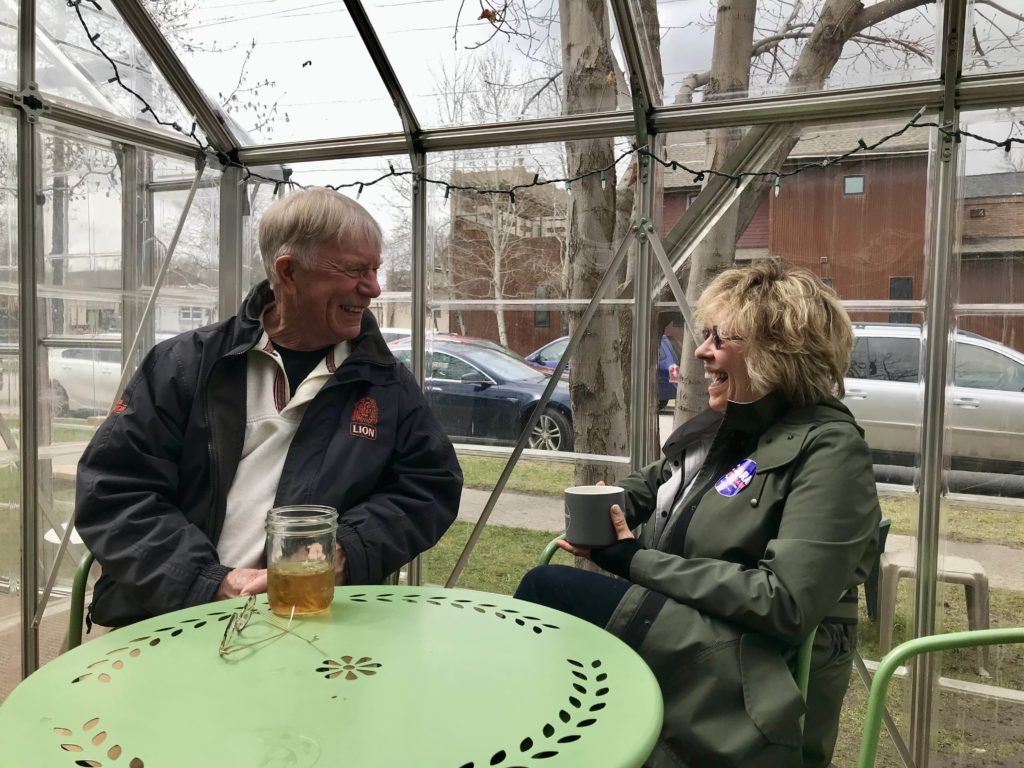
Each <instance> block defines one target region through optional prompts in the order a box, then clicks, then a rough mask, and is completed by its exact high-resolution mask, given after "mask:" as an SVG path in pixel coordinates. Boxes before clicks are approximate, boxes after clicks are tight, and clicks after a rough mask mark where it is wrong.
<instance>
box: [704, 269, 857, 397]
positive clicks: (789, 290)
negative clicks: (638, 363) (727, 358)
mask: <svg viewBox="0 0 1024 768" xmlns="http://www.w3.org/2000/svg"><path fill="white" fill-rule="evenodd" d="M695 314H696V319H697V322H699V323H703V324H704V326H705V327H709V326H710V325H711V324H717V325H718V328H719V333H720V335H722V336H739V337H741V338H742V339H743V341H742V342H736V343H740V344H742V345H743V354H744V359H745V360H746V364H747V375H748V376H749V377H750V383H751V385H752V386H753V387H754V389H756V390H757V391H759V392H769V391H771V390H780V391H781V392H782V393H783V394H785V395H786V396H787V397H788V398H789V399H790V400H792V401H793V402H795V403H799V404H809V403H815V402H819V401H821V400H825V399H827V398H829V397H840V398H841V397H843V396H844V395H845V394H846V390H845V388H844V386H843V377H844V376H845V375H846V372H847V369H848V368H849V367H850V353H851V350H852V349H853V328H852V327H851V325H850V318H849V316H848V315H847V314H846V310H845V309H843V307H842V304H840V303H839V298H838V297H837V296H836V293H835V291H833V290H832V289H831V288H830V287H828V286H827V285H825V284H824V283H823V282H821V280H820V279H818V278H817V277H816V276H815V275H813V274H812V273H810V272H808V271H807V270H805V269H797V268H789V267H785V266H783V265H782V264H781V263H780V262H779V261H777V260H775V259H764V260H762V261H757V262H754V263H753V264H751V265H750V266H746V267H737V268H734V269H729V270H726V271H725V272H723V273H722V274H720V275H719V276H718V277H716V278H715V279H714V280H713V281H712V282H711V284H710V285H708V287H707V288H706V289H704V292H703V293H702V294H701V296H700V299H699V300H698V301H697V307H696V313H695Z"/></svg>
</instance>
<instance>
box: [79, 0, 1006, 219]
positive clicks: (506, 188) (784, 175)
mask: <svg viewBox="0 0 1024 768" xmlns="http://www.w3.org/2000/svg"><path fill="white" fill-rule="evenodd" d="M86 3H87V4H88V5H91V6H93V7H94V8H95V9H96V10H97V11H102V10H103V8H102V6H101V5H100V4H99V2H98V0H67V4H68V7H70V8H73V9H74V11H75V14H76V15H77V17H78V20H79V23H80V24H81V25H82V28H83V30H85V34H86V36H87V37H88V39H89V43H90V45H92V47H93V48H95V49H96V51H97V52H99V54H100V55H101V56H102V57H103V58H104V59H106V61H107V62H108V63H109V64H110V67H111V70H112V71H113V75H112V76H111V77H110V78H109V79H108V80H107V82H108V83H117V84H118V86H120V87H121V88H122V89H124V90H125V91H127V92H128V93H129V94H131V95H132V96H133V97H134V98H135V99H136V100H138V102H139V103H140V104H141V105H142V108H141V110H140V114H142V115H146V114H148V115H150V116H151V117H152V119H153V121H154V122H155V123H156V124H157V125H161V126H163V127H165V128H170V129H171V130H173V131H176V132H177V133H180V134H182V135H183V136H185V137H187V138H189V139H191V140H192V141H194V142H195V144H196V147H197V149H199V150H200V151H201V152H203V153H205V154H212V155H214V156H215V157H216V158H217V160H218V162H219V163H221V165H222V166H224V167H229V168H237V169H240V170H242V171H243V181H248V180H250V179H256V180H257V181H262V182H266V183H268V184H272V185H274V192H275V193H276V192H277V191H278V190H279V188H280V187H281V185H285V186H288V187H294V188H298V189H306V188H307V187H308V186H310V185H306V184H302V183H300V182H298V181H295V180H293V179H279V178H274V177H271V176H267V175H265V174H261V173H258V172H257V171H254V170H252V169H251V168H249V167H248V166H247V165H246V164H245V163H242V162H239V161H238V160H237V159H235V158H234V157H232V156H231V155H230V154H226V153H224V152H220V151H217V150H216V149H214V147H212V146H211V145H210V143H209V142H208V141H205V140H204V139H203V138H201V137H200V135H199V133H198V132H197V131H198V130H199V129H198V128H197V125H196V123H195V122H192V124H191V126H190V127H189V128H188V130H186V129H185V128H184V127H183V126H182V125H181V124H180V123H178V122H177V121H174V120H164V119H162V118H161V117H160V116H159V115H158V114H157V112H156V110H155V109H154V108H153V105H152V104H151V103H150V102H149V101H148V100H147V99H146V98H145V97H144V96H142V94H140V93H139V92H138V91H136V90H135V89H133V88H132V87H131V86H130V85H128V84H127V83H126V82H124V80H123V79H122V78H121V72H120V70H119V68H118V66H117V62H115V61H114V59H113V58H112V57H111V56H110V55H109V54H108V53H107V52H106V51H105V50H104V49H103V48H102V47H101V46H100V45H99V42H98V41H99V39H100V33H99V32H95V33H94V32H92V30H91V29H90V28H89V25H88V22H87V21H86V19H85V16H84V15H83V13H82V5H83V4H86ZM925 111H926V109H925V107H922V108H921V109H919V110H918V111H917V112H916V113H915V114H914V116H913V117H911V118H910V119H909V120H908V121H907V122H906V124H905V125H903V126H902V127H900V128H898V129H896V130H894V131H892V132H891V133H887V134H885V135H884V136H882V137H881V138H879V139H878V140H877V141H874V142H871V143H868V142H867V141H865V140H864V139H863V138H858V139H857V146H855V147H852V148H851V149H849V150H847V151H845V152H842V153H840V154H835V155H829V156H828V157H824V158H821V159H818V160H813V161H807V162H804V163H797V164H792V165H790V166H788V167H786V168H783V169H779V170H763V171H733V172H726V171H721V170H718V169H715V168H693V167H690V166H689V165H687V164H686V163H682V162H679V161H678V160H669V159H666V158H661V157H658V156H657V155H656V154H655V153H654V152H651V151H650V150H649V149H648V148H647V147H646V146H637V145H636V144H634V145H633V146H632V147H631V148H629V149H627V150H624V151H622V152H620V153H619V154H618V155H616V156H615V157H614V159H613V160H612V161H611V162H610V163H608V164H607V165H605V166H601V167H596V168H591V169H589V170H586V171H583V172H580V173H577V174H576V175H574V176H567V177H562V178H550V179H549V178H541V176H540V174H539V173H535V174H534V176H533V179H532V181H529V182H523V183H519V184H502V185H499V186H493V187H487V186H476V185H472V184H456V183H452V182H450V181H445V180H444V179H435V178H431V177H429V176H427V175H425V174H422V173H419V172H417V171H413V170H405V169H396V168H395V166H394V164H393V163H391V162H390V161H389V162H388V171H387V172H386V173H382V174H381V175H379V176H377V177H376V178H373V179H369V180H365V181H350V182H344V183H339V184H323V185H319V186H324V187H327V188H329V189H333V190H335V191H340V190H343V189H346V190H348V189H353V190H355V192H356V198H358V197H359V196H360V195H361V194H362V192H363V190H364V189H366V188H368V187H373V186H374V185H376V184H379V183H380V182H382V181H385V180H387V179H392V178H402V177H411V178H412V180H413V181H414V182H422V183H425V184H429V185H433V186H436V187H440V188H443V189H444V198H445V200H448V198H449V197H450V195H451V193H452V192H467V193H471V194H477V195H501V196H507V197H508V199H509V202H510V203H512V204H513V205H514V204H515V203H516V195H517V194H518V193H522V192H523V191H525V190H529V189H532V188H536V187H544V186H549V185H556V186H563V187H564V188H565V190H566V191H567V192H569V193H570V194H571V192H572V186H573V184H577V185H578V184H579V183H580V182H581V181H583V180H585V179H589V178H592V177H595V176H596V177H597V178H598V180H599V181H600V183H601V187H602V189H604V188H606V186H607V180H608V175H609V174H610V173H611V171H612V170H614V169H615V168H616V167H617V166H618V164H619V163H621V162H622V161H623V160H625V159H627V158H629V157H633V156H635V157H637V158H640V157H646V158H648V159H649V160H651V161H653V162H655V163H657V164H658V165H660V166H662V167H663V168H665V169H666V170H668V171H672V172H682V173H685V174H687V175H690V176H691V177H692V178H693V183H694V184H695V185H697V184H701V183H703V182H704V181H705V180H706V179H708V178H713V177H717V178H725V179H730V180H732V181H733V182H735V184H736V186H737V188H739V187H740V186H742V185H743V182H744V181H745V180H747V179H753V180H768V181H770V182H771V183H772V185H773V186H774V188H775V193H776V194H778V192H779V188H780V186H781V185H782V182H783V180H784V179H788V178H790V177H792V176H796V175H797V174H800V173H804V172H806V171H810V170H822V169H825V168H829V167H831V166H833V165H837V164H839V163H842V162H844V161H846V160H848V159H849V158H851V157H854V156H855V155H857V154H858V153H864V152H870V151H872V150H875V149H878V148H879V147H881V146H883V145H884V144H886V143H887V142H890V141H892V140H893V139H896V138H898V137H899V136H902V135H903V134H904V133H906V132H907V131H909V130H912V129H922V128H934V129H935V130H937V131H938V132H939V133H940V134H942V135H943V136H945V137H947V138H948V139H950V140H952V141H954V142H956V143H960V142H961V141H963V140H964V139H965V138H969V139H973V140H974V141H978V142H981V143H983V144H987V145H989V146H991V147H993V148H999V149H1002V150H1003V151H1005V152H1006V153H1009V152H1010V151H1011V150H1012V149H1013V147H1014V146H1015V145H1021V146H1024V138H1020V137H1017V136H1007V137H1006V138H1003V139H993V138H990V137H988V136H982V135H980V134H977V133H972V132H971V131H965V130H963V129H962V128H953V127H951V126H950V125H944V124H941V123H937V122H934V121H923V120H922V119H921V118H922V117H923V116H924V114H925ZM232 154H233V153H232Z"/></svg>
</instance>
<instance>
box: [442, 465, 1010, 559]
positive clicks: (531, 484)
mask: <svg viewBox="0 0 1024 768" xmlns="http://www.w3.org/2000/svg"><path fill="white" fill-rule="evenodd" d="M459 462H460V463H461V464H462V471H463V473H464V474H465V478H466V487H467V488H481V489H484V490H490V489H492V488H494V485H495V483H497V481H498V477H499V476H500V475H501V471H502V469H504V467H505V460H504V459H499V458H491V457H488V456H460V457H459ZM573 482H574V481H573V467H572V464H563V463H555V462H545V461H535V460H529V459H524V460H521V461H520V462H519V463H518V464H517V465H516V468H515V471H514V472H513V473H512V476H511V477H510V478H509V480H508V484H507V485H506V486H505V488H506V489H507V490H509V491H513V492H517V493H533V494H539V495H543V496H561V495H562V490H563V489H565V488H567V487H568V486H570V485H573ZM879 500H880V503H881V505H882V514H883V515H884V516H885V517H888V518H890V519H891V520H892V528H891V529H890V532H891V533H897V534H903V535H907V536H912V535H914V533H915V532H916V530H917V504H918V498H917V495H916V494H913V495H912V494H907V495H895V494H885V495H882V496H881V497H880V499H879ZM1001 506H1002V505H1000V503H999V501H998V500H995V499H993V504H992V508H984V507H979V506H976V505H975V504H974V503H972V504H971V505H967V504H965V503H963V502H959V501H957V502H952V501H948V500H946V501H943V508H942V536H943V538H948V539H950V540H951V541H967V542H989V543H999V544H1003V545H1005V546H1008V547H1020V548H1022V549H1024V510H1019V509H1013V508H1011V507H1002V508H1000V507H1001Z"/></svg>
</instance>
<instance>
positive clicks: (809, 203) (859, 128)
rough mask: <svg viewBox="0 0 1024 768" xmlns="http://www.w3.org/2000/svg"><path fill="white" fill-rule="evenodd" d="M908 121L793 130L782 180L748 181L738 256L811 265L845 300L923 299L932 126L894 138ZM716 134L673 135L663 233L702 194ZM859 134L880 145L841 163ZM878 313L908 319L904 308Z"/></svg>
mask: <svg viewBox="0 0 1024 768" xmlns="http://www.w3.org/2000/svg"><path fill="white" fill-rule="evenodd" d="M910 117H911V115H908V116H907V120H909V119H910ZM905 125H906V123H905V122H904V121H901V120H893V121H887V122H872V123H863V124H857V125H851V126H849V127H834V126H813V125H812V126H805V127H803V128H802V129H800V130H797V131H794V133H793V135H792V137H791V138H790V139H789V140H788V141H787V143H786V145H785V146H788V147H790V149H789V154H788V157H787V158H786V160H785V161H784V162H783V163H782V164H781V166H780V167H779V168H778V170H779V171H780V173H782V174H783V178H782V179H781V180H780V181H779V183H778V184H777V185H776V184H775V182H774V180H773V179H772V178H769V179H767V180H766V181H765V182H763V183H760V184H756V183H755V184H751V185H749V186H748V187H747V188H746V190H745V191H744V193H743V194H742V195H741V196H740V198H739V199H738V201H737V203H736V204H735V206H734V207H735V208H736V212H735V213H736V216H737V219H736V221H741V222H746V223H745V224H744V225H743V229H742V234H740V236H739V238H738V239H736V240H735V249H736V252H735V258H736V260H737V261H740V262H742V261H746V260H749V259H755V258H763V257H765V256H773V257H778V258H781V259H783V260H784V261H785V262H787V263H789V264H793V265H797V266H802V267H806V268H807V269H809V270H810V271H812V272H814V273H815V274H816V275H818V276H819V277H821V279H822V280H824V281H825V282H826V283H828V284H830V285H832V287H833V288H834V289H835V290H836V292H837V293H838V294H839V297H840V298H841V299H843V300H847V301H850V300H854V301H857V300H883V301H884V300H892V301H913V300H920V299H921V298H922V295H923V294H922V280H923V275H924V271H923V270H924V263H923V258H922V252H923V249H924V245H925V213H926V204H927V196H926V195H927V175H928V158H929V149H928V142H929V138H930V132H929V130H928V129H924V128H910V129H907V130H906V131H905V132H904V133H903V134H902V135H900V136H893V137H892V138H887V137H889V136H891V135H892V134H893V133H895V132H897V131H899V130H901V129H902V128H903V127H904V126H905ZM883 140H884V142H883ZM716 141H718V139H716V138H715V137H713V136H711V137H709V134H706V133H703V132H695V133H670V134H668V147H667V158H668V160H669V161H671V162H676V163H677V166H676V167H675V168H674V169H671V170H669V171H667V172H666V174H665V199H664V220H663V224H662V231H663V232H668V231H670V230H671V228H672V227H673V226H674V225H675V223H676V222H677V221H678V220H679V218H680V217H681V216H682V215H683V213H685V211H686V209H687V208H688V207H689V206H690V205H691V204H692V203H693V202H694V201H695V200H696V195H697V194H698V193H699V192H700V191H701V189H702V187H703V179H701V177H700V175H699V173H700V171H702V170H704V171H706V169H707V167H708V164H707V158H709V157H711V156H712V152H713V150H714V148H715V144H714V142H716ZM858 141H864V142H865V144H867V145H868V146H869V147H870V146H872V145H875V144H878V146H876V147H875V148H874V149H867V150H863V151H858V152H856V153H855V154H853V155H851V156H850V157H849V158H846V159H844V160H843V161H842V162H833V159H834V158H837V157H838V156H839V155H842V154H844V153H846V152H849V151H850V150H856V149H857V148H858ZM879 142H883V143H879ZM822 163H826V164H827V167H821V166H822ZM870 319H871V320H874V321H880V322H907V318H906V317H905V313H903V312H881V313H879V314H878V315H876V316H873V317H871V318H870Z"/></svg>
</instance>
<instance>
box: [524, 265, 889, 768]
mask: <svg viewBox="0 0 1024 768" xmlns="http://www.w3.org/2000/svg"><path fill="white" fill-rule="evenodd" d="M696 317H697V321H698V322H699V323H701V327H702V330H703V336H704V342H703V343H702V344H701V345H700V346H699V347H698V348H697V350H696V352H695V354H696V356H697V358H698V359H700V360H701V361H702V362H703V363H704V371H705V375H706V376H707V379H708V388H707V392H708V406H709V407H708V410H706V411H705V412H703V413H701V414H700V415H698V416H696V417H694V418H693V419H691V420H690V421H688V422H686V423H685V424H683V425H681V426H680V427H679V428H678V429H676V430H675V432H673V433H672V435H671V436H670V437H669V439H668V441H667V442H666V443H665V446H664V449H663V452H664V458H663V459H661V460H660V461H658V462H655V463H654V464H652V465H650V466H648V467H645V468H644V469H642V470H640V471H638V472H635V473H633V474H632V475H630V476H629V477H627V478H626V479H625V480H623V481H622V482H620V483H619V485H621V486H622V487H623V488H625V490H626V503H625V509H620V508H619V507H618V505H614V506H612V508H611V510H610V511H609V514H610V515H611V518H612V522H613V524H614V526H615V530H616V535H617V537H618V540H617V541H616V542H615V543H614V544H612V545H611V546H608V547H602V548H593V549H588V548H584V547H576V546H573V545H572V544H571V543H569V542H562V543H561V544H562V547H563V549H566V550H568V551H569V552H572V553H573V554H576V555H580V556H583V557H589V558H591V559H592V560H593V561H594V562H595V563H597V564H598V565H599V566H601V567H602V568H604V569H605V570H607V571H609V572H611V573H612V574H614V575H615V576H618V577H620V578H611V577H609V576H605V575H603V574H596V573H591V572H589V571H583V570H579V569H574V568H569V567H567V566H541V567H540V568H536V569H534V570H532V571H530V572H529V573H528V574H527V575H526V577H525V578H524V579H523V581H522V583H521V584H520V586H519V589H518V591H517V593H516V596H517V597H519V598H522V599H526V600H531V601H533V602H538V603H542V604H545V605H549V606H551V607H554V608H557V609H559V610H563V611H566V612H568V613H573V614H575V615H578V616H581V617H582V618H585V619H587V620H589V621H592V622H594V623H596V624H599V625H600V626H604V627H606V628H607V629H608V631H610V632H613V633H615V634H616V635H618V636H619V637H621V638H622V640H624V641H625V642H626V643H628V644H629V645H630V646H632V647H633V648H634V649H635V650H637V652H638V653H639V654H640V655H641V656H642V657H643V658H644V659H645V660H646V661H647V663H648V664H649V665H650V667H651V669H652V671H653V672H654V674H655V676H656V677H657V678H658V681H659V683H660V685H661V689H662V694H663V696H664V701H665V719H664V725H663V727H662V733H661V738H660V739H659V742H658V745H657V746H656V747H655V750H654V752H653V753H652V754H651V756H650V757H649V758H648V763H647V764H648V765H650V766H674V767H675V768H678V766H688V767H689V768H715V767H716V766H744V768H748V767H749V768H755V767H761V766H764V767H765V768H768V767H769V766H770V767H771V768H778V767H780V766H782V767H785V766H801V765H803V766H809V767H813V768H818V767H819V766H820V767H823V766H827V765H828V764H829V762H830V761H831V758H832V751H833V748H834V746H835V741H836V734H837V730H838V722H839V710H840V708H841V706H842V701H843V696H844V694H845V692H846V688H847V684H848V683H849V677H850V664H851V659H852V655H853V650H854V648H855V644H856V620H857V585H858V584H860V583H861V582H863V581H864V579H865V577H866V576H867V574H868V572H869V570H870V568H871V564H872V562H873V560H874V557H875V549H876V543H877V534H878V522H879V517H880V512H879V506H878V495H877V492H876V489H875V482H874V474H873V470H872V463H871V455H870V452H869V451H868V446H867V444H866V443H865V442H864V437H863V430H861V428H860V427H859V426H858V425H857V423H856V422H855V421H854V419H853V416H852V415H851V414H850V412H849V410H847V408H846V407H845V406H844V405H843V404H842V403H840V402H839V399H838V398H841V397H842V396H843V394H844V391H843V377H844V375H845V373H846V370H847V367H848V366H849V362H850V352H851V348H852V345H853V333H852V330H851V327H850V320H849V318H848V317H847V315H846V312H845V311H844V310H843V308H842V306H841V304H840V303H839V300H838V299H837V297H836V295H835V293H834V292H833V291H832V290H831V289H830V288H828V287H826V286H825V285H824V284H823V283H822V282H821V281H820V280H819V279H818V278H816V277H815V276H814V275H812V274H811V273H809V272H806V271H804V270H797V269H787V268H785V267H783V266H782V265H781V264H779V263H778V262H776V261H772V260H765V261H761V262H757V263H754V264H752V265H750V266H746V267H740V268H735V269H730V270H727V271H726V272H723V273H722V274H721V275H719V276H718V277H717V278H716V279H715V280H714V281H713V282H712V283H711V284H710V285H709V286H708V287H707V289H706V290H705V291H704V292H703V294H702V295H701V298H700V300H699V302H698V304H697V307H696ZM641 523H644V524H645V525H644V528H643V533H642V534H641V537H640V538H639V539H636V538H634V536H633V533H632V532H631V529H632V528H634V527H635V526H638V525H640V524H641ZM815 628H817V634H816V637H815V641H814V653H813V660H812V665H811V682H810V691H809V695H808V702H807V707H806V713H807V719H806V725H805V728H804V732H803V734H801V729H800V724H799V718H800V716H801V715H802V714H804V713H805V707H804V704H803V701H802V699H801V696H800V692H799V689H798V687H797V685H796V683H795V681H794V678H793V671H792V669H793V664H794V659H795V655H796V650H797V647H798V646H799V645H800V643H801V642H802V641H803V640H804V638H805V637H807V635H808V634H809V633H810V632H811V631H812V630H814V629H815Z"/></svg>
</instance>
